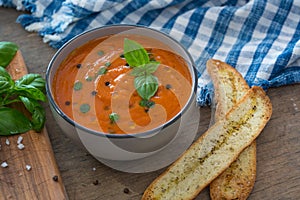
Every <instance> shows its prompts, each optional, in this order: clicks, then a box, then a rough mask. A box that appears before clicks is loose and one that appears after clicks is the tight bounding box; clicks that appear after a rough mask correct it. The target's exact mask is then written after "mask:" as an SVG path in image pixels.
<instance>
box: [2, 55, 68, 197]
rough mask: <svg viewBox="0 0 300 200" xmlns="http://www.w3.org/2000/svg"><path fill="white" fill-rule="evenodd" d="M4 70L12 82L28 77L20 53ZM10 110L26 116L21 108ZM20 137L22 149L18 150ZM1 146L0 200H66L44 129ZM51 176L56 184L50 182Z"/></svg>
mask: <svg viewBox="0 0 300 200" xmlns="http://www.w3.org/2000/svg"><path fill="white" fill-rule="evenodd" d="M6 69H7V71H8V72H9V73H10V75H11V76H12V78H13V79H14V80H17V79H19V78H21V77H22V76H23V75H25V74H27V73H28V72H27V68H26V65H25V63H24V59H23V57H22V54H21V52H20V51H18V52H17V54H16V55H15V57H14V59H13V60H12V62H11V63H10V64H9V66H8V67H7V68H6ZM13 107H14V108H16V109H18V110H19V111H21V112H23V113H25V114H26V115H28V112H27V110H26V108H25V107H24V106H23V105H22V104H14V105H13ZM1 120H5V119H1ZM19 137H22V142H21V144H23V145H24V146H25V148H24V149H19V148H18V147H17V141H18V138H19ZM6 141H9V145H8V144H7V143H6ZM0 144H1V150H0V162H1V163H2V162H6V163H7V164H8V167H6V168H3V167H1V168H0V198H1V199H67V194H66V191H65V188H64V185H63V182H62V178H61V176H60V172H59V170H58V166H57V164H56V160H55V157H54V153H53V150H52V146H51V144H50V140H49V137H48V133H47V130H46V128H44V129H43V130H42V131H41V132H40V133H37V132H35V131H33V130H31V131H28V132H27V133H23V134H19V135H13V136H8V137H0ZM26 167H29V168H26ZM54 176H57V178H58V181H54V180H53V177H54Z"/></svg>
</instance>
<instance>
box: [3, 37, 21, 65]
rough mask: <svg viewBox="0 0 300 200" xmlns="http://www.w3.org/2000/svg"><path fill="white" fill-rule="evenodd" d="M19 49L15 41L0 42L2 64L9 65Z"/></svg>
mask: <svg viewBox="0 0 300 200" xmlns="http://www.w3.org/2000/svg"><path fill="white" fill-rule="evenodd" d="M18 49H19V48H18V46H17V45H16V44H15V43H13V42H6V41H2V42H0V66H2V67H7V65H9V63H10V61H11V60H12V59H13V58H14V56H15V54H16V53H17V51H18Z"/></svg>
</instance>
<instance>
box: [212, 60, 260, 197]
mask: <svg viewBox="0 0 300 200" xmlns="http://www.w3.org/2000/svg"><path fill="white" fill-rule="evenodd" d="M207 70H208V73H209V74H210V76H211V78H212V80H213V84H214V89H215V99H214V100H215V102H216V111H215V120H216V121H217V120H218V119H221V118H223V117H224V116H225V114H226V113H227V112H228V111H229V110H230V109H231V108H232V107H233V106H234V104H235V103H236V102H237V101H239V100H240V99H241V98H242V97H243V96H244V95H245V94H246V93H247V91H248V90H249V86H248V84H247V82H246V81H245V80H244V78H243V77H242V75H241V74H240V73H239V72H238V71H237V70H236V69H234V68H233V67H231V66H230V65H228V64H226V63H224V62H222V61H219V60H213V59H211V60H209V61H208V62H207ZM255 178H256V142H255V141H254V142H252V144H251V145H250V146H249V147H247V148H246V149H245V150H244V151H243V152H242V153H241V154H240V155H239V157H238V158H237V160H236V161H234V162H233V163H232V164H231V165H230V167H229V168H227V169H226V170H225V171H224V172H223V173H222V174H221V175H220V176H218V177H217V178H216V179H215V180H214V181H213V182H212V183H211V184H210V196H211V199H212V200H218V199H223V200H225V199H239V200H243V199H247V197H248V196H249V194H250V193H251V191H252V189H253V186H254V183H255Z"/></svg>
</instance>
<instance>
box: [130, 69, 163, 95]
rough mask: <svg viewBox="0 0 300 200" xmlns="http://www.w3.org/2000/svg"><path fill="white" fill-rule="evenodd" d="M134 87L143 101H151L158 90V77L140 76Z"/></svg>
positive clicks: (136, 79)
mask: <svg viewBox="0 0 300 200" xmlns="http://www.w3.org/2000/svg"><path fill="white" fill-rule="evenodd" d="M134 86H135V88H136V90H137V92H138V94H139V95H140V96H141V97H142V99H146V100H149V99H150V98H151V97H152V96H153V95H154V94H155V93H156V91H157V89H158V80H157V77H155V76H153V75H151V74H150V75H147V76H138V77H135V79H134Z"/></svg>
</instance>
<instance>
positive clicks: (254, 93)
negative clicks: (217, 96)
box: [142, 86, 272, 200]
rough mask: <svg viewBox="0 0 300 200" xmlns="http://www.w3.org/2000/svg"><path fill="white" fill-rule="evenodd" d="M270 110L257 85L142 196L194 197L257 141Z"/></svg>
mask: <svg viewBox="0 0 300 200" xmlns="http://www.w3.org/2000/svg"><path fill="white" fill-rule="evenodd" d="M271 113H272V106H271V102H270V99H269V98H268V97H267V96H266V94H265V92H264V91H263V89H262V88H260V87H256V86H254V87H253V88H251V89H250V90H248V92H247V93H246V95H245V96H244V97H243V98H242V99H241V100H240V101H239V102H238V103H236V104H235V106H234V107H233V108H232V109H231V110H230V111H229V112H228V113H227V114H226V115H225V117H224V118H223V119H221V120H219V121H217V122H216V123H215V124H214V125H213V126H211V127H210V128H209V129H208V130H207V131H206V132H205V133H204V134H203V135H201V136H200V137H199V139H198V140H196V141H195V142H194V143H193V144H192V145H191V147H190V148H189V149H188V150H186V151H185V152H184V153H183V154H182V155H181V156H180V158H179V159H178V160H176V161H175V162H174V163H173V164H172V165H171V166H170V167H169V168H168V169H167V170H166V171H165V172H164V173H163V174H161V175H160V176H159V177H158V178H156V179H155V180H154V181H153V182H152V183H151V184H150V186H149V187H148V188H147V189H146V191H145V192H144V195H143V198H142V199H143V200H150V199H155V200H159V199H167V200H169V199H172V200H176V199H184V200H187V199H193V198H195V197H196V196H197V195H198V193H199V192H200V191H201V190H202V189H203V188H205V187H206V186H207V185H208V184H209V183H211V182H212V181H213V180H214V179H215V178H216V177H217V176H219V175H220V174H221V173H222V172H223V171H224V170H225V169H227V168H228V167H229V166H230V164H231V163H232V162H234V161H235V160H236V158H237V157H238V156H239V154H240V153H241V152H242V151H243V150H244V149H245V148H246V147H247V146H249V145H250V144H251V143H252V142H253V141H254V140H255V138H256V137H257V136H258V135H259V134H260V133H261V131H262V130H263V128H264V127H265V125H266V123H267V122H268V121H269V119H270V117H271Z"/></svg>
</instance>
